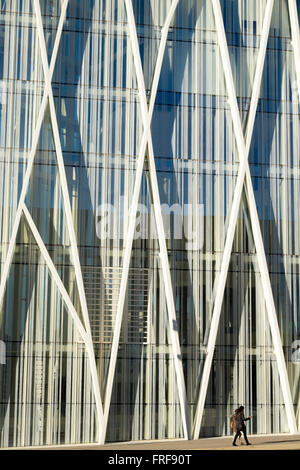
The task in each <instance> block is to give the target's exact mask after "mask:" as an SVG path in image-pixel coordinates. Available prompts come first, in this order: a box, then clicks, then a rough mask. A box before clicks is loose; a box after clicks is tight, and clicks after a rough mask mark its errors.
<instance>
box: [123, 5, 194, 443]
mask: <svg viewBox="0 0 300 470" xmlns="http://www.w3.org/2000/svg"><path fill="white" fill-rule="evenodd" d="M125 4H126V10H127V18H128V23H129V26H130V28H129V30H130V36H131V44H132V49H133V55H134V63H135V68H136V74H137V81H138V87H139V94H140V99H141V110H142V116H143V122H144V126H145V129H147V130H148V163H149V176H150V184H151V189H152V197H153V206H154V215H155V221H156V228H157V234H158V240H159V248H160V258H161V268H162V274H163V281H164V287H165V294H166V301H167V309H168V316H169V324H170V335H171V342H172V349H173V358H174V366H175V371H176V379H177V387H178V395H179V402H180V409H181V417H182V424H183V430H184V436H185V438H186V439H188V438H189V437H190V423H189V412H188V406H187V397H186V389H185V380H184V374H183V367H182V356H181V349H180V343H179V335H178V325H177V319H176V311H175V305H174V297H173V289H172V281H171V274H170V268H169V259H168V253H167V247H166V239H165V233H164V225H163V219H162V214H161V205H160V196H159V189H158V182H157V175H156V167H155V161H154V152H153V145H152V135H151V120H150V116H149V113H148V109H147V99H146V89H145V83H144V76H143V69H142V63H141V57H140V51H139V44H138V38H137V33H136V25H135V21H134V13H133V8H132V2H131V0H125Z"/></svg>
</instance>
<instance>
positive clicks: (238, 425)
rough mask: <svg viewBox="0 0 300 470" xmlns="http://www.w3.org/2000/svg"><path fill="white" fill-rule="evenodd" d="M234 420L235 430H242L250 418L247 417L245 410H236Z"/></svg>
mask: <svg viewBox="0 0 300 470" xmlns="http://www.w3.org/2000/svg"><path fill="white" fill-rule="evenodd" d="M231 419H232V422H233V426H232V429H233V432H234V433H237V432H241V431H243V429H245V427H246V426H245V421H248V420H249V419H250V418H245V415H244V412H243V411H236V412H235V413H234V414H233V415H232V417H231Z"/></svg>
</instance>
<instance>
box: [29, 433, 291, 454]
mask: <svg viewBox="0 0 300 470" xmlns="http://www.w3.org/2000/svg"><path fill="white" fill-rule="evenodd" d="M249 441H250V442H251V444H252V445H251V446H246V445H245V444H244V441H243V440H242V443H239V441H238V447H233V446H232V445H231V444H232V437H215V438H209V439H199V440H196V441H185V440H168V441H151V442H142V443H141V442H122V443H118V444H105V445H103V446H99V445H94V444H86V445H74V446H72V445H70V446H66V445H64V446H51V447H50V446H45V447H42V448H41V447H39V448H36V449H44V450H84V451H86V450H97V451H101V450H105V451H123V450H124V451H131V452H132V453H133V454H134V451H135V450H145V451H147V450H149V451H150V452H152V451H153V450H157V451H160V450H161V451H164V450H169V451H172V450H174V451H181V450H182V451H188V450H191V451H197V450H233V451H246V450H249V451H252V450H300V434H297V435H289V434H276V435H275V434H273V435H260V436H257V435H256V436H251V435H250V436H249ZM23 449H24V448H23ZM27 449H28V447H27ZM30 449H33V448H32V447H31V448H30Z"/></svg>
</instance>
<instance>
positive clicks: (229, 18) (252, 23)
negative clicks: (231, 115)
mask: <svg viewBox="0 0 300 470" xmlns="http://www.w3.org/2000/svg"><path fill="white" fill-rule="evenodd" d="M266 4H267V2H266V0H263V1H261V0H254V1H251V2H249V1H247V0H238V1H236V0H229V1H228V0H221V8H222V12H223V21H224V27H225V32H226V39H227V44H228V50H229V57H230V63H231V69H232V75H233V79H234V83H235V90H236V95H237V101H238V106H239V110H240V114H241V119H242V123H243V127H244V130H245V127H246V122H247V115H248V111H249V107H250V98H251V94H252V88H253V81H254V76H255V71H256V64H257V56H258V51H259V46H260V39H261V33H262V27H263V21H264V16H265V9H266Z"/></svg>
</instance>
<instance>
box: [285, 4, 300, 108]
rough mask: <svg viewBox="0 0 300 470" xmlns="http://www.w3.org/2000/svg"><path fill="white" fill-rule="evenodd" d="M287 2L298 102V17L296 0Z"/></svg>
mask: <svg viewBox="0 0 300 470" xmlns="http://www.w3.org/2000/svg"><path fill="white" fill-rule="evenodd" d="M288 1H289V3H288V5H289V17H290V25H291V32H292V45H293V49H294V58H295V68H296V77H297V84H298V100H299V103H300V33H299V18H298V12H297V5H296V0H288Z"/></svg>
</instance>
